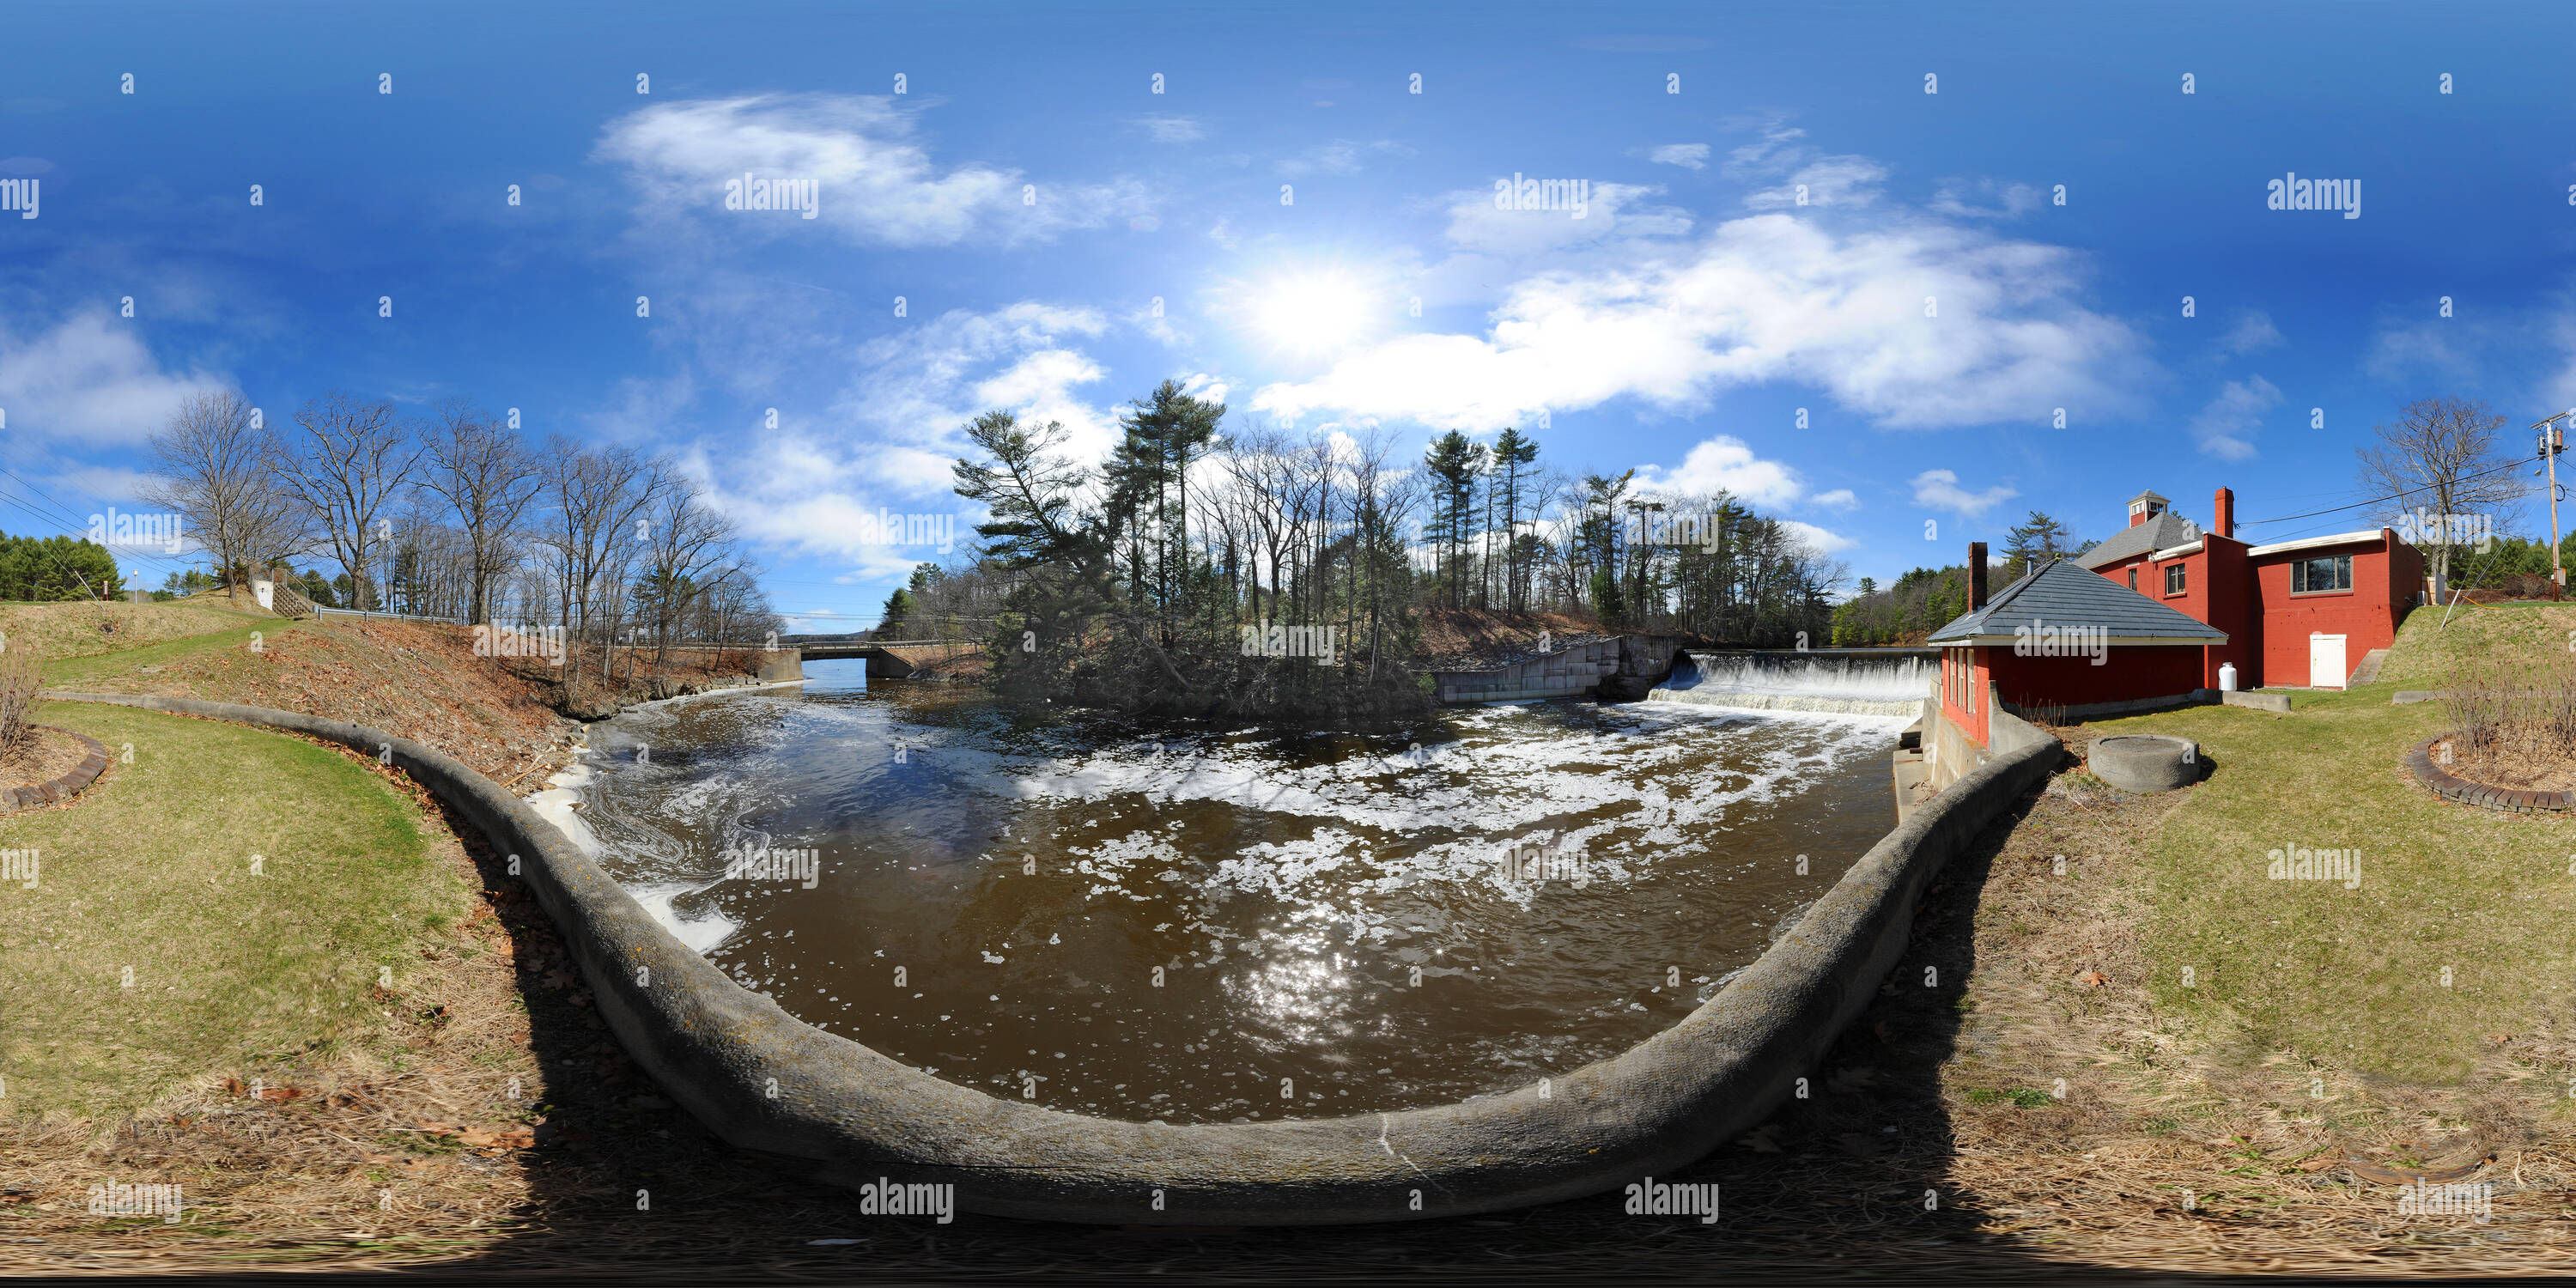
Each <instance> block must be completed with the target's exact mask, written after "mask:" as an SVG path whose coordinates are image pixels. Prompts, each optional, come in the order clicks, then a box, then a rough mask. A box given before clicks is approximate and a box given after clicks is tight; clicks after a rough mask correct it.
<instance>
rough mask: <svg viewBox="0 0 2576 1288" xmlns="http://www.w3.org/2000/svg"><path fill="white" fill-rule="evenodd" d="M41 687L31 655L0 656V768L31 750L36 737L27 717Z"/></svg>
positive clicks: (0, 654) (26, 652)
mask: <svg viewBox="0 0 2576 1288" xmlns="http://www.w3.org/2000/svg"><path fill="white" fill-rule="evenodd" d="M42 683H43V682H42V680H41V678H40V677H39V675H38V672H37V667H36V656H35V654H33V653H30V652H28V651H27V650H25V649H23V648H21V649H19V650H18V651H16V652H14V653H11V652H0V765H7V764H12V763H15V762H16V761H17V760H19V759H20V758H21V757H24V756H26V755H28V754H30V753H31V752H33V751H34V750H35V742H36V734H35V730H34V729H32V728H30V727H29V726H28V724H27V715H28V713H29V712H31V711H34V710H35V709H36V690H37V689H38V688H40V687H42Z"/></svg>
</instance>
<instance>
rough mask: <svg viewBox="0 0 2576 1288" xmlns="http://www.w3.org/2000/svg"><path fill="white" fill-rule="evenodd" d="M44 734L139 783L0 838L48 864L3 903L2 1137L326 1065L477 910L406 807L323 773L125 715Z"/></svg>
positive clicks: (317, 763) (325, 759)
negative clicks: (447, 932)
mask: <svg viewBox="0 0 2576 1288" xmlns="http://www.w3.org/2000/svg"><path fill="white" fill-rule="evenodd" d="M183 643H184V642H183ZM177 646H179V645H176V644H174V645H162V646H158V647H177ZM150 651H152V650H149V649H146V650H138V651H137V652H134V653H127V654H122V655H119V657H120V660H121V661H123V662H125V663H131V661H132V659H133V658H134V657H136V656H139V655H141V654H143V653H148V652H150ZM49 678H50V675H49ZM37 718H38V719H39V720H41V721H43V722H45V723H48V724H55V725H60V726H63V727H66V728H71V729H76V730H79V731H81V732H83V733H86V734H88V735H90V736H91V737H93V738H96V739H98V740H99V741H100V742H102V743H105V744H106V745H107V747H108V749H109V751H110V753H111V754H112V755H121V753H122V752H123V751H124V750H125V749H126V748H127V747H129V746H130V747H131V748H132V750H133V763H132V764H122V763H120V764H115V765H112V766H111V767H110V768H109V770H108V773H107V774H106V775H105V776H104V777H103V778H102V779H101V780H100V782H99V783H98V784H97V785H95V786H93V787H92V788H91V789H90V790H89V791H88V792H87V793H85V794H84V795H83V796H81V797H80V798H79V799H78V801H77V802H75V803H74V804H73V805H72V806H71V807H69V808H65V809H51V810H41V811H35V812H30V813H21V814H15V815H9V816H5V817H0V848H6V849H10V850H27V849H33V850H35V851H37V852H38V856H39V860H40V864H41V868H40V872H41V875H40V879H39V881H38V884H37V887H36V888H35V889H26V888H23V887H22V885H21V884H20V883H17V882H11V883H9V884H8V885H6V886H5V887H0V976H5V977H6V979H7V980H8V999H7V1006H8V1023H7V1024H6V1026H5V1027H0V1076H5V1077H6V1078H7V1098H6V1099H5V1100H0V1106H5V1109H0V1116H5V1117H8V1118H13V1119H19V1120H22V1121H23V1120H26V1119H30V1118H47V1119H53V1120H57V1121H60V1120H64V1119H73V1118H80V1119H91V1120H101V1121H110V1120H114V1119H117V1118H120V1117H122V1116H123V1115H125V1114H128V1113H132V1112H135V1111H138V1110H140V1109H143V1108H145V1107H147V1106H149V1105H151V1104H153V1103H154V1102H155V1101H157V1100H160V1099H162V1098H164V1097H168V1096H172V1095H174V1094H178V1093H180V1092H182V1091H183V1090H184V1089H185V1088H187V1087H188V1086H189V1085H190V1084H192V1083H199V1082H202V1081H203V1080H205V1079H207V1078H209V1077H220V1076H221V1075H223V1074H225V1073H227V1072H230V1071H233V1070H237V1069H250V1068H259V1067H267V1066H270V1065H273V1064H275V1063H277V1062H280V1061H285V1060H289V1059H309V1058H311V1056H312V1055H314V1054H320V1053H327V1052H328V1051H329V1050H330V1049H331V1048H332V1047H333V1045H334V1044H335V1043H337V1042H339V1041H341V1040H342V1039H343V1038H344V1037H345V1036H346V1035H347V1034H349V1033H351V1032H353V1031H356V1030H357V1029H360V1028H366V1027H372V1026H375V1025H376V1024H378V1022H379V1021H380V1020H381V1019H382V1018H383V1017H382V1016H380V1015H379V1014H378V1013H377V1011H376V1010H375V1009H374V999H375V998H376V997H377V996H379V995H378V994H377V993H376V991H375V990H376V988H377V985H378V984H379V983H380V981H382V980H385V979H386V978H388V976H387V975H386V974H385V973H384V972H387V971H390V976H389V978H390V980H391V981H392V987H393V989H394V990H395V991H400V990H402V989H403V988H404V986H405V983H406V980H407V978H408V977H409V976H410V975H411V974H412V972H413V969H414V968H415V967H416V966H418V964H419V958H420V953H419V952H418V945H419V944H420V943H421V942H422V941H423V940H424V938H425V937H428V936H431V935H433V934H434V933H435V932H436V931H437V930H438V929H439V928H440V927H442V926H445V925H447V924H448V923H450V922H452V921H454V920H455V919H457V918H459V917H460V916H462V915H463V914H464V913H465V912H466V911H467V910H468V908H469V906H470V905H469V900H470V893H469V891H468V890H467V889H466V888H465V886H464V884H463V882H462V880H461V879H460V878H459V877H458V875H457V874H456V873H455V871H454V870H453V869H451V868H448V867H443V866H441V865H440V864H438V863H436V862H434V856H433V855H431V853H430V852H429V848H428V845H427V842H426V839H425V836H424V820H423V819H422V816H421V814H420V811H419V809H418V807H417V806H415V805H414V804H413V803H412V802H411V801H410V800H408V799H406V798H404V797H402V796H400V795H398V794H396V793H395V792H394V791H393V790H392V789H391V788H390V787H389V786H388V785H387V784H386V783H385V782H384V781H383V780H381V779H379V778H377V777H375V776H374V775H372V774H370V773H368V772H367V771H366V769H365V768H363V767H361V766H359V765H356V764H353V763H351V762H350V761H349V760H348V759H346V758H344V757H342V756H341V755H339V754H337V753H335V752H332V751H328V750H324V749H322V748H320V747H316V746H313V745H311V744H308V743H304V742H300V741H297V740H294V739H290V738H285V737H280V736H277V735H274V734H269V733H264V732H260V731H256V730H252V729H248V728H243V727H239V726H235V725H227V724H219V723H214V722H210V721H203V720H188V719H182V718H179V717H174V716H165V715H158V714H153V713H149V712H142V711H135V710H130V709H126V708H120V707H110V706H99V705H92V704H82V703H48V704H45V705H43V706H42V707H40V708H39V711H38V715H37ZM255 856H256V858H255ZM255 864H256V866H254V865H255Z"/></svg>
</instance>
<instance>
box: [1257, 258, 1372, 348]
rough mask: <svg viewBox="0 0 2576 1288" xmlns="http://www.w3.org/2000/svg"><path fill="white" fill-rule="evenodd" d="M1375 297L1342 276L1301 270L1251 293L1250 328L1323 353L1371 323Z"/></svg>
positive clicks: (1277, 341)
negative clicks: (1301, 271) (1299, 273)
mask: <svg viewBox="0 0 2576 1288" xmlns="http://www.w3.org/2000/svg"><path fill="white" fill-rule="evenodd" d="M1377 312H1378V305H1377V301H1376V300H1374V299H1373V298H1371V296H1370V294H1369V292H1367V291H1365V290H1362V289H1361V288H1360V286H1359V284H1358V283H1356V282H1354V281H1352V280H1351V279H1350V278H1349V277H1348V276H1346V275H1344V274H1341V273H1334V272H1319V273H1306V274H1301V275H1298V276H1294V277H1283V278H1278V279H1274V280H1273V281H1271V282H1270V283H1269V284H1268V285H1267V286H1265V287H1263V288H1261V289H1260V290H1259V291H1257V292H1256V293H1255V294H1254V295H1253V298H1252V321H1253V325H1254V327H1255V328H1256V329H1258V330H1259V331H1260V332H1261V334H1262V335H1263V336H1265V337H1267V338H1268V339H1269V340H1270V342H1271V344H1272V345H1274V346H1276V347H1278V348H1279V349H1282V350H1285V351H1287V352H1290V353H1296V354H1301V355H1313V354H1318V353H1329V352H1332V351H1334V350H1337V349H1341V348H1343V347H1345V346H1348V345H1350V344H1353V343H1355V342H1357V341H1358V340H1359V339H1360V338H1361V337H1363V336H1365V335H1366V334H1368V332H1370V331H1371V330H1373V329H1374V328H1375V325H1376V322H1377Z"/></svg>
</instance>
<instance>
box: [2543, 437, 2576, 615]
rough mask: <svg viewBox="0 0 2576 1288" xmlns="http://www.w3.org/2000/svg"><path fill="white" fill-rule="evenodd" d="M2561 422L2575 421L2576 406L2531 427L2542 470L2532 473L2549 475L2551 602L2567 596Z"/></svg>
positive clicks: (2563, 446) (2563, 438) (2563, 447)
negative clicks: (2561, 528) (2561, 536)
mask: <svg viewBox="0 0 2576 1288" xmlns="http://www.w3.org/2000/svg"><path fill="white" fill-rule="evenodd" d="M2562 419H2566V420H2576V407H2571V408H2569V409H2567V410H2566V411H2563V412H2560V413H2559V414H2558V415H2556V416H2552V417H2550V418H2549V419H2547V420H2544V421H2542V422H2540V423H2539V424H2537V425H2534V426H2532V428H2533V429H2536V430H2539V431H2540V461H2541V468H2540V469H2537V470H2533V471H2532V473H2534V474H2541V473H2546V474H2547V475H2548V478H2549V580H2550V584H2551V587H2552V588H2551V590H2550V592H2549V597H2550V598H2552V599H2564V598H2566V597H2567V563H2566V560H2565V559H2564V558H2563V557H2561V556H2560V554H2559V553H2558V454H2559V453H2561V452H2564V451H2566V450H2567V431H2566V430H2564V429H2561V428H2559V426H2558V422H2559V421H2560V420H2562Z"/></svg>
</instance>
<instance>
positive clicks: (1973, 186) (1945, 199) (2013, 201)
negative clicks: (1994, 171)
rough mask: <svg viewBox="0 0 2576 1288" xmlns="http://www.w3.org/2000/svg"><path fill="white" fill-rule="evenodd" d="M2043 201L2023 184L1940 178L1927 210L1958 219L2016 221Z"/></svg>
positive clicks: (2038, 194) (2041, 195) (2044, 195)
mask: <svg viewBox="0 0 2576 1288" xmlns="http://www.w3.org/2000/svg"><path fill="white" fill-rule="evenodd" d="M2047 199H2048V197H2047V194H2044V193H2042V192H2041V191H2040V190H2039V189H2037V188H2034V187H2032V186H2030V185H2029V184H2026V183H1999V182H1997V181H1995V180H1993V179H1976V180H1968V179H1944V180H1942V181H1941V183H1940V186H1939V187H1937V188H1935V189H1934V190H1933V193H1932V201H1931V203H1930V206H1929V209H1931V210H1933V211H1934V212H1936V213H1939V214H1944V215H1949V216H1952V217H1954V218H1959V219H2019V218H2021V217H2022V216H2023V215H2026V214H2029V213H2030V212H2032V211H2034V210H2037V209H2039V208H2040V206H2041V205H2043V204H2045V203H2046V201H2047Z"/></svg>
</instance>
